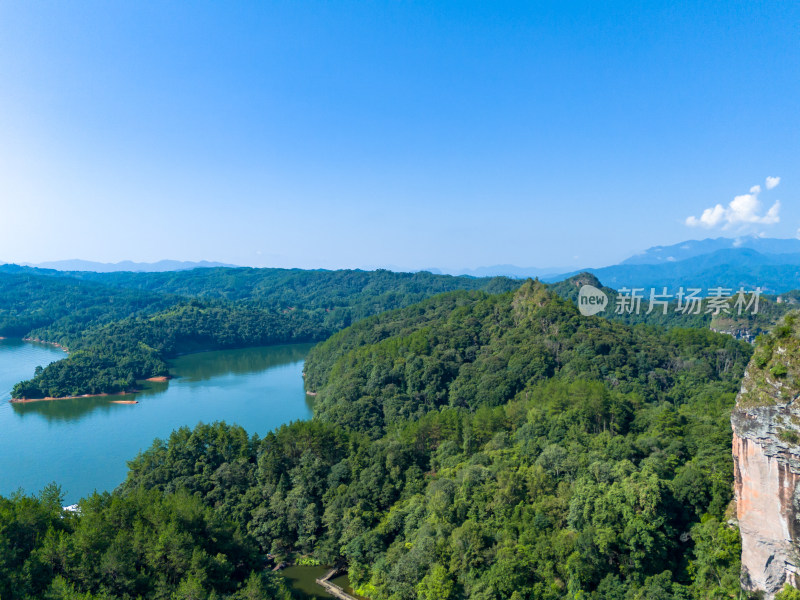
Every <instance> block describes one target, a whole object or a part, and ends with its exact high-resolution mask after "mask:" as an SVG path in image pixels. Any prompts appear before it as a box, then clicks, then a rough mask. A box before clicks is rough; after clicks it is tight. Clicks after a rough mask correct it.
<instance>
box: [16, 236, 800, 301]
mask: <svg viewBox="0 0 800 600" xmlns="http://www.w3.org/2000/svg"><path fill="white" fill-rule="evenodd" d="M27 266H31V267H38V268H40V269H53V270H56V271H94V272H98V273H110V272H115V271H134V272H161V271H183V270H188V269H198V268H210V267H236V266H237V265H231V264H226V263H220V262H209V261H205V260H204V261H199V262H186V261H183V262H182V261H176V260H161V261H158V262H154V263H137V262H132V261H122V262H118V263H100V262H92V261H87V260H77V259H76V260H61V261H55V262H46V263H39V264H37V265H30V264H28V265H27ZM13 268H19V267H13V266H11V265H7V266H6V267H4V270H7V269H13ZM425 270H426V271H429V272H431V273H435V274H442V273H447V274H450V275H466V276H470V277H496V276H505V277H512V278H518V279H522V278H526V277H538V278H540V279H542V280H543V281H546V282H549V283H552V282H557V281H563V280H564V279H567V278H568V277H571V276H573V275H576V274H577V273H582V272H589V273H592V274H594V275H595V276H596V277H597V278H598V279H599V280H600V281H601V282H602V283H603V285H606V286H608V287H612V288H615V289H620V288H622V287H629V288H634V287H637V288H644V289H645V290H648V291H649V289H650V288H659V289H660V288H662V287H667V288H669V289H670V290H676V289H677V288H679V287H684V288H690V287H692V288H701V289H703V290H708V289H710V288H712V287H717V286H722V287H726V288H732V289H734V290H737V289H739V288H740V287H744V288H745V289H752V288H755V287H761V288H762V289H763V290H764V292H766V293H772V294H779V293H783V292H787V291H789V290H793V289H798V288H800V240H797V239H776V238H760V237H742V238H713V239H712V238H709V239H705V240H688V241H685V242H681V243H680V244H674V245H672V246H653V247H652V248H649V249H648V250H645V251H644V252H641V253H639V254H636V255H634V256H631V257H630V258H628V259H626V260H624V261H622V262H621V263H619V264H617V265H612V266H609V267H602V268H588V269H580V270H575V271H570V272H564V270H563V269H558V268H552V267H551V268H543V267H517V266H515V265H494V266H486V267H479V268H476V269H461V270H442V269H425Z"/></svg>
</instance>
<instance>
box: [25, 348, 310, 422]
mask: <svg viewBox="0 0 800 600" xmlns="http://www.w3.org/2000/svg"><path fill="white" fill-rule="evenodd" d="M313 345H314V344H289V345H284V346H264V347H260V348H242V349H238V350H218V351H212V352H199V353H196V354H186V355H184V356H179V357H178V358H176V359H174V360H173V361H171V362H170V374H171V375H172V377H174V378H178V379H179V380H180V381H181V383H184V382H186V383H197V382H203V381H209V380H211V379H214V378H218V377H225V376H228V375H234V376H241V375H248V374H252V373H262V372H263V371H265V370H267V369H270V368H272V367H279V366H282V365H288V364H293V363H296V362H299V361H301V360H303V359H304V358H305V356H306V354H308V351H309V350H310V349H311V347H312V346H313ZM173 381H174V380H173ZM138 385H139V387H140V390H141V391H139V392H137V393H135V394H125V395H114V396H94V397H85V398H69V399H65V400H48V401H42V402H24V403H19V402H15V403H12V404H11V406H12V408H13V411H14V414H15V415H17V416H19V417H21V418H24V417H26V416H32V415H38V416H39V417H42V418H44V419H46V420H47V421H48V422H74V421H79V420H80V419H82V418H83V417H85V416H87V415H89V414H92V413H98V414H103V413H110V412H112V411H125V410H131V409H132V408H134V407H135V406H136V405H135V404H118V403H115V402H114V401H120V400H123V401H131V400H137V401H140V400H144V399H146V398H154V397H157V396H160V395H162V394H164V393H166V392H167V391H168V390H169V387H170V382H169V381H140V382H139V384H138ZM311 403H312V399H311V398H310V397H309V398H307V399H306V406H307V407H308V408H309V410H311V408H312V407H311Z"/></svg>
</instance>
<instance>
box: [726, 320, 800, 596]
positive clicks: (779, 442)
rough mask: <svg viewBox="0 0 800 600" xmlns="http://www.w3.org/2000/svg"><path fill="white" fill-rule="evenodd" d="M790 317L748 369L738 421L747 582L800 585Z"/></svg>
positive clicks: (798, 456)
mask: <svg viewBox="0 0 800 600" xmlns="http://www.w3.org/2000/svg"><path fill="white" fill-rule="evenodd" d="M797 329H798V328H797V325H796V323H795V317H794V316H789V317H787V319H786V320H785V321H784V322H783V323H781V324H780V325H779V326H778V327H776V328H775V330H774V333H773V334H772V335H770V336H768V337H767V338H766V339H765V340H763V341H762V342H761V343H760V344H759V346H758V348H757V349H756V352H755V354H754V356H753V360H752V361H751V362H750V365H749V366H748V369H747V373H746V374H745V378H744V381H743V383H742V389H741V391H740V392H739V395H738V397H737V400H736V409H735V410H734V412H733V415H732V417H731V424H732V426H733V457H734V477H735V490H736V511H737V516H738V519H739V528H740V531H741V535H742V585H743V587H745V589H748V590H753V591H757V590H763V591H764V592H766V594H765V598H767V599H770V598H772V597H773V596H774V594H775V593H776V592H777V591H779V590H780V589H781V588H782V587H783V585H784V584H785V583H789V584H791V585H794V586H799V585H800V573H799V571H800V401H798V398H800V335H798V331H797Z"/></svg>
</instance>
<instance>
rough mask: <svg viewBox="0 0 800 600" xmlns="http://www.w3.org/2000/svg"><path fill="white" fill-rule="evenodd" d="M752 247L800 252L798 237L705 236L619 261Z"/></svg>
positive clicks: (660, 260)
mask: <svg viewBox="0 0 800 600" xmlns="http://www.w3.org/2000/svg"><path fill="white" fill-rule="evenodd" d="M747 249H749V250H755V251H756V252H758V253H760V254H800V240H798V239H779V238H761V237H757V236H747V237H741V238H707V239H705V240H689V241H686V242H681V243H680V244H674V245H672V246H653V247H652V248H649V249H648V250H645V251H644V252H642V253H640V254H635V255H634V256H631V257H630V258H629V259H627V260H624V261H622V263H620V264H622V265H658V264H664V263H668V262H678V261H682V260H687V259H689V258H695V257H698V256H703V255H708V254H712V253H715V252H718V251H720V250H747Z"/></svg>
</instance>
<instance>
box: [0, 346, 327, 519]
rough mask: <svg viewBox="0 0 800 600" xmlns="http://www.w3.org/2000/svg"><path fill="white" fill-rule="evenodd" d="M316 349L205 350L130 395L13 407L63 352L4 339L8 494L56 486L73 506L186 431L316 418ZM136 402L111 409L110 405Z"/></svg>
mask: <svg viewBox="0 0 800 600" xmlns="http://www.w3.org/2000/svg"><path fill="white" fill-rule="evenodd" d="M312 345H313V344H292V345H286V346H270V347H265V348H247V349H242V350H224V351H216V352H203V353H198V354H190V355H186V356H181V357H178V358H176V359H175V360H173V361H171V363H170V373H171V375H172V376H173V377H174V379H172V380H170V381H168V382H161V383H159V382H146V383H143V384H142V385H143V386H144V387H143V390H142V392H141V393H137V394H132V395H129V396H112V397H99V398H77V399H72V400H54V401H50V402H32V403H27V404H16V403H15V404H11V403H9V402H8V399H9V398H10V397H11V388H12V387H13V385H14V384H15V383H17V382H18V381H20V380H22V379H27V378H30V377H32V376H33V371H34V369H35V368H36V366H37V365H42V366H45V365H47V364H49V363H51V362H53V361H55V360H59V359H61V358H63V357H64V356H65V354H64V353H63V352H62V351H60V350H58V349H57V348H54V347H53V346H48V345H45V344H36V343H30V342H22V341H19V340H0V431H1V432H2V435H0V457H2V459H3V461H2V466H0V495H8V494H10V493H12V492H14V491H15V490H17V489H19V488H22V489H23V490H24V491H25V492H26V493H36V492H38V491H39V490H41V489H42V487H44V486H45V485H46V484H48V483H50V482H52V481H55V482H56V483H58V484H59V485H61V487H62V489H63V492H64V495H65V503H66V504H73V503H75V502H77V501H78V500H79V499H80V498H81V497H84V496H86V495H87V494H89V493H91V492H92V491H94V490H95V489H96V490H98V491H104V490H108V491H111V490H113V489H114V488H115V487H116V486H117V485H119V484H120V483H122V481H123V480H124V478H125V474H126V472H127V461H128V460H130V459H132V458H134V457H135V456H136V454H137V453H138V452H140V451H142V450H146V449H147V448H148V447H150V445H151V444H152V442H153V440H154V439H155V438H162V439H165V438H167V437H168V436H169V434H170V433H171V432H172V431H173V430H174V429H177V428H178V427H181V426H184V425H186V426H189V427H194V426H195V425H196V424H197V423H198V422H204V423H211V422H214V421H226V422H228V423H236V424H239V425H241V426H242V427H244V428H245V429H246V430H247V431H248V433H250V434H252V433H258V434H261V435H263V434H265V433H267V432H268V431H270V430H272V429H274V428H276V427H278V426H280V425H282V424H283V423H288V422H290V421H296V420H300V419H308V418H310V417H311V405H310V399H309V398H308V397H307V396H306V394H305V391H304V390H303V378H302V371H303V362H304V360H305V357H306V354H307V353H308V351H309V349H310V348H311V346H312ZM125 399H134V400H138V402H139V403H138V404H113V403H111V402H110V400H125Z"/></svg>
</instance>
